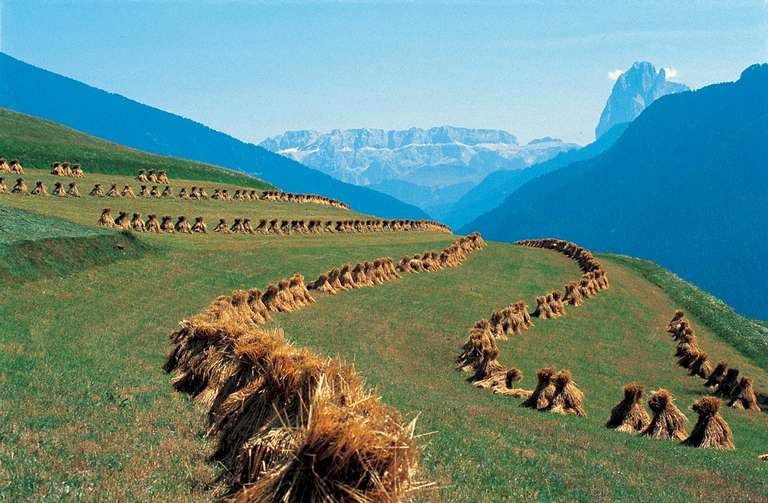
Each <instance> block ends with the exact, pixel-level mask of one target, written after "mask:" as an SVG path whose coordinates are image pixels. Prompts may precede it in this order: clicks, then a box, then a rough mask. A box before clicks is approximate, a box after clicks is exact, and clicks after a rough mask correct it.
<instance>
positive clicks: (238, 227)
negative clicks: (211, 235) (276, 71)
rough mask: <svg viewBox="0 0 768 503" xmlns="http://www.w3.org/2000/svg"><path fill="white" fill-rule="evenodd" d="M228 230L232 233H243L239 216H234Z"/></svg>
mask: <svg viewBox="0 0 768 503" xmlns="http://www.w3.org/2000/svg"><path fill="white" fill-rule="evenodd" d="M229 232H231V233H233V234H244V233H245V228H244V227H243V221H242V219H240V218H236V219H235V221H234V222H232V227H230V228H229Z"/></svg>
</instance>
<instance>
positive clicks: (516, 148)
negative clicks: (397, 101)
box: [260, 126, 578, 210]
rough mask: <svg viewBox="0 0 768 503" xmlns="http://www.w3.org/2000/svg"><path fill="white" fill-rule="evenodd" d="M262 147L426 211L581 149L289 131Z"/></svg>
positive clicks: (552, 141)
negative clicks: (492, 179) (494, 177)
mask: <svg viewBox="0 0 768 503" xmlns="http://www.w3.org/2000/svg"><path fill="white" fill-rule="evenodd" d="M260 146H261V147H263V148H265V149H267V150H270V151H272V152H276V153H278V154H281V155H284V156H286V157H289V158H291V159H293V160H296V161H298V162H301V163H302V164H305V165H307V166H311V167H313V168H315V169H317V170H319V171H322V172H324V173H327V174H329V175H331V176H333V177H335V178H337V179H339V180H342V181H344V182H348V183H354V184H356V185H363V186H375V187H376V190H379V191H382V192H385V193H387V194H390V195H392V196H394V197H397V198H398V199H401V200H402V201H405V202H409V203H411V204H415V205H417V206H420V207H421V208H422V209H427V210H429V208H434V207H438V206H442V205H446V204H450V203H451V202H453V201H455V200H456V199H458V198H459V197H461V196H462V195H463V194H464V193H465V192H466V191H467V190H469V189H471V188H472V187H473V186H475V185H476V184H477V183H479V182H480V181H481V180H482V179H483V178H485V176H486V175H488V174H489V173H491V172H493V171H498V170H510V169H523V168H526V167H528V166H530V165H532V164H536V163H538V162H541V161H545V160H547V159H550V158H552V157H554V156H555V155H557V154H559V153H560V152H563V151H566V150H570V149H573V148H576V147H578V145H575V144H571V143H564V142H563V141H561V140H559V139H557V138H550V137H546V138H540V139H537V140H533V141H531V142H530V143H528V144H527V145H520V144H518V142H517V138H516V137H515V136H514V135H513V134H511V133H508V132H507V131H503V130H499V129H466V128H459V127H452V126H442V127H434V128H430V129H419V128H411V129H407V130H402V131H397V130H390V131H387V130H383V129H367V128H366V129H334V130H332V131H331V132H328V133H320V132H318V131H288V132H286V133H283V134H281V135H278V136H275V137H272V138H268V139H266V140H264V141H263V142H262V143H261V144H260Z"/></svg>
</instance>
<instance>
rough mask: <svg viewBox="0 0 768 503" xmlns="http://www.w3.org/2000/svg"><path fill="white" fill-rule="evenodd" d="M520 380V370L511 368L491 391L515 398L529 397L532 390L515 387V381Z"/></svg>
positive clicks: (521, 374)
mask: <svg viewBox="0 0 768 503" xmlns="http://www.w3.org/2000/svg"><path fill="white" fill-rule="evenodd" d="M522 380H523V372H522V370H519V369H516V368H511V369H509V370H507V372H506V373H505V374H504V381H503V382H502V383H499V384H498V385H496V386H494V387H493V392H494V394H496V395H503V396H513V397H515V398H530V396H531V394H532V393H533V391H531V390H527V389H522V388H516V387H515V383H518V382H520V381H522Z"/></svg>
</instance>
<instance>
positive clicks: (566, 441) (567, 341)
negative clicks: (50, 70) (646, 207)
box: [0, 198, 768, 501]
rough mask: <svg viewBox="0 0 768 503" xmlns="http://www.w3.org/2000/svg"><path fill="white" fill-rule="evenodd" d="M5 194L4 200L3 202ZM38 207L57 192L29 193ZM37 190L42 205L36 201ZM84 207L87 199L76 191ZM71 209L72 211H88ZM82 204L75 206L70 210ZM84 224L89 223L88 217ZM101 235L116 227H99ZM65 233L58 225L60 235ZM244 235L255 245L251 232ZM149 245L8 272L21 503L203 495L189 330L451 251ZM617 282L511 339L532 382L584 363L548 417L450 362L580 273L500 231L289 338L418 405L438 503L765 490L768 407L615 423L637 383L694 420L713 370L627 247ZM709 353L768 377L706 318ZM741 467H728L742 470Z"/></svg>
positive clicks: (419, 238) (1, 336)
mask: <svg viewBox="0 0 768 503" xmlns="http://www.w3.org/2000/svg"><path fill="white" fill-rule="evenodd" d="M5 201H6V199H3V201H2V202H5ZM27 201H32V202H26V203H25V204H33V203H34V204H36V205H38V207H37V208H36V209H37V210H40V211H43V212H46V213H54V212H55V213H57V214H60V213H62V212H61V211H60V210H59V209H56V210H52V209H48V205H47V204H46V200H42V199H34V198H27ZM35 201H37V202H35ZM68 204H70V205H73V206H74V205H77V204H79V202H77V201H69V203H68ZM68 211H72V214H74V213H75V212H76V211H75V210H71V209H70V210H68ZM64 214H69V213H66V212H65V213H64ZM83 221H85V219H83ZM99 234H100V235H99V236H96V237H94V238H93V239H101V233H99ZM48 237H50V236H48ZM241 238H242V239H241ZM138 239H139V241H140V242H141V243H143V244H144V245H146V248H147V249H146V250H142V251H141V253H138V254H136V256H133V257H125V258H122V259H120V260H117V261H111V260H112V259H107V260H110V261H109V262H106V263H103V265H97V266H94V267H88V268H87V269H85V270H81V271H78V272H73V273H71V274H65V275H53V276H49V277H47V278H46V279H39V280H33V281H26V282H24V283H15V284H14V283H6V284H4V286H3V291H2V292H0V294H1V295H2V298H3V299H4V301H3V302H2V305H1V307H0V310H1V311H0V316H2V319H3V320H4V321H5V322H4V323H3V324H2V328H0V347H2V351H0V369H2V370H0V385H1V386H0V397H1V398H0V400H1V402H2V403H1V404H0V405H1V406H0V411H1V412H0V414H2V421H1V422H0V424H2V430H0V438H2V442H0V467H1V468H0V494H2V495H3V497H4V498H6V499H10V500H24V499H35V500H40V499H47V500H60V499H62V498H64V497H70V498H73V499H90V500H156V501H168V500H206V499H209V498H210V494H209V493H208V492H207V491H206V484H207V483H208V482H210V481H211V480H212V478H213V477H214V475H215V472H216V470H217V467H216V466H212V465H210V464H208V463H207V462H206V456H207V454H209V453H210V449H211V447H212V446H211V445H210V443H209V442H208V441H207V440H206V439H205V438H204V437H202V436H201V430H202V427H203V424H204V414H205V411H204V410H203V409H202V408H201V407H198V406H196V405H194V404H192V403H190V402H189V401H188V400H187V398H185V397H184V396H183V395H180V394H178V393H175V392H173V391H172V389H171V387H170V385H169V377H168V376H166V375H165V374H164V373H163V372H162V370H161V365H162V363H163V360H164V356H165V353H166V351H167V350H168V343H167V338H166V337H167V335H168V334H169V333H170V332H171V331H172V330H173V329H174V327H175V325H176V323H177V322H178V321H179V320H181V319H183V318H184V317H188V316H190V315H192V314H193V313H195V312H197V311H198V310H200V309H201V308H203V307H204V306H206V305H207V304H208V303H209V302H210V301H212V300H213V299H214V298H215V297H216V296H217V295H219V294H224V293H229V292H230V291H232V290H234V289H236V288H246V287H256V286H258V287H263V286H264V285H266V284H267V283H268V282H271V281H274V280H277V279H279V278H282V277H285V276H287V275H289V274H292V273H294V272H300V273H302V274H304V275H305V276H307V277H308V278H312V277H314V276H316V275H317V274H318V273H320V272H321V271H323V270H326V269H328V268H329V267H331V266H334V265H338V264H340V263H342V262H344V261H350V262H352V261H357V260H361V259H367V258H375V257H379V256H384V255H388V256H393V257H400V256H402V255H405V254H411V253H415V252H418V251H423V250H425V249H437V248H442V247H443V246H445V245H446V244H447V243H449V242H450V240H451V237H450V236H448V235H446V234H437V233H399V234H394V233H389V234H355V235H324V236H307V237H302V236H291V237H282V238H278V237H251V236H248V237H243V236H237V237H235V236H230V237H221V236H192V237H190V236H178V235H172V236H167V235H157V236H152V235H140V236H138ZM601 259H602V260H603V262H604V264H605V265H606V266H607V268H608V271H609V275H610V279H611V284H612V288H611V289H610V290H609V291H607V292H604V293H602V294H601V295H599V296H598V297H597V298H595V299H593V300H591V301H589V302H588V303H587V304H586V305H585V306H583V307H580V308H571V309H569V311H568V315H567V316H566V317H564V318H561V319H558V320H551V321H537V323H536V326H535V327H534V328H533V329H531V330H529V331H528V332H526V333H525V334H524V335H523V336H521V337H517V338H513V339H512V340H510V341H508V342H502V343H500V347H501V351H502V354H501V357H500V360H501V361H502V363H504V364H506V365H508V366H517V367H519V368H521V369H522V370H523V371H524V372H525V374H526V377H525V379H524V380H523V382H522V383H521V384H522V385H523V386H524V387H528V388H532V387H533V385H534V383H535V370H536V369H537V368H538V367H541V366H545V365H555V366H557V367H558V368H568V369H570V370H572V371H573V373H574V376H575V379H576V381H577V383H578V384H579V386H580V387H581V388H582V389H583V390H584V391H585V393H586V396H587V399H586V410H587V413H588V416H587V417H586V418H574V417H562V416H556V415H552V414H544V413H539V412H536V411H531V410H528V409H523V408H521V407H520V406H519V404H520V400H518V399H513V398H503V397H497V396H494V395H492V394H491V393H489V392H487V391H484V390H479V389H475V388H473V387H472V386H470V385H469V384H467V383H466V382H465V381H464V379H465V377H466V376H465V375H464V374H461V373H459V372H456V371H455V370H454V366H453V360H454V359H455V357H456V356H457V355H458V353H459V347H460V346H461V344H462V343H463V341H464V339H465V338H466V332H467V330H468V329H469V327H470V326H471V325H472V323H473V322H474V321H475V320H477V319H479V318H481V317H487V316H489V315H490V312H491V311H492V310H493V309H494V308H497V307H499V306H502V305H504V304H506V303H509V302H511V301H514V300H518V299H525V300H527V301H528V302H529V304H531V303H533V297H534V296H535V295H536V294H538V293H542V292H544V291H546V290H551V289H553V288H557V287H560V286H561V285H562V284H563V283H564V282H565V281H566V280H567V279H569V278H573V277H576V276H577V275H578V274H579V273H578V270H577V267H576V265H575V264H574V263H572V262H571V261H569V260H568V259H566V258H565V257H563V256H560V255H558V254H555V253H553V252H549V251H545V250H539V249H525V248H520V247H515V246H511V245H503V244H491V246H489V247H488V248H487V249H485V250H483V251H481V252H478V253H476V254H474V255H473V256H472V257H471V258H470V259H469V260H468V261H467V262H465V264H464V265H462V266H461V267H459V268H456V269H451V270H444V271H439V272H436V273H425V274H418V275H411V276H408V277H405V278H403V279H402V280H401V281H398V282H393V283H390V284H387V285H383V286H378V287H376V288H367V289H361V290H355V291H352V292H348V293H344V294H340V295H337V296H329V297H323V298H321V299H320V300H319V302H318V303H317V304H315V305H314V306H312V307H310V308H308V309H306V310H304V311H300V312H297V313H293V314H289V315H280V316H278V317H277V318H276V320H275V323H277V324H279V325H280V326H282V327H284V328H285V330H286V334H287V335H288V337H289V338H290V339H291V340H293V341H295V342H296V343H298V344H303V345H308V346H310V347H312V348H313V349H315V350H317V351H318V352H320V353H322V354H326V355H336V354H339V355H341V356H342V357H344V358H345V359H347V360H349V361H352V362H354V363H355V365H356V367H357V369H358V371H359V372H360V374H362V375H363V376H364V377H365V379H366V380H367V382H368V383H369V384H370V385H371V386H374V387H375V388H376V390H377V391H378V392H379V393H380V394H381V395H382V396H383V397H384V400H385V401H386V402H387V403H389V404H390V405H393V406H395V407H396V408H398V409H399V410H400V411H401V412H402V413H403V414H404V415H405V416H406V417H414V416H417V415H418V416H419V422H418V424H419V427H418V430H419V432H420V433H431V434H430V435H428V436H425V437H423V439H422V441H421V446H422V451H423V454H422V460H423V467H424V470H423V473H422V477H423V478H427V479H430V480H434V481H435V482H436V483H437V488H436V489H433V490H430V491H427V492H424V493H422V494H421V496H420V498H421V499H424V500H430V501H432V500H435V501H436V500H443V501H501V500H505V499H510V498H515V499H538V500H553V499H566V500H585V501H586V500H595V499H597V500H601V499H602V500H606V499H637V498H639V497H654V498H663V499H665V500H691V499H694V498H703V497H708V498H720V499H725V500H752V501H758V500H762V499H764V498H765V495H766V494H768V483H766V474H768V473H767V471H768V470H766V464H764V463H759V462H758V461H757V460H756V457H757V455H759V454H762V453H764V452H768V444H767V443H766V434H765V431H766V426H768V425H767V423H766V415H765V414H762V413H761V414H754V413H745V412H739V411H734V410H725V411H724V415H725V417H726V418H727V419H728V421H729V422H730V424H731V426H732V428H733V430H734V434H735V438H736V444H737V447H738V449H737V450H736V451H735V452H713V451H705V450H698V449H693V448H687V447H682V446H679V445H676V444H675V443H672V442H663V441H653V440H647V439H642V438H636V437H631V436H628V435H625V434H621V433H616V432H613V431H610V430H607V429H605V428H604V427H603V424H604V422H605V420H606V419H607V415H608V412H609V411H610V408H611V407H612V406H613V405H615V403H616V402H617V401H618V400H619V398H620V396H621V386H622V385H623V384H624V383H626V382H628V381H630V380H638V381H640V382H641V383H643V384H645V385H646V387H647V389H648V390H650V389H654V388H657V387H662V386H663V387H666V388H667V389H670V390H671V391H672V392H673V393H674V394H675V396H676V397H677V404H678V406H679V407H680V408H681V409H683V410H684V411H685V412H686V414H687V415H688V417H689V419H690V420H691V423H690V424H689V428H690V427H692V424H693V422H694V421H695V415H694V414H693V413H692V412H691V411H690V410H689V407H690V405H691V403H692V402H693V401H694V400H696V399H697V398H698V397H700V396H701V395H702V393H703V392H704V389H703V387H702V386H701V381H700V380H698V379H696V378H690V377H688V376H687V375H686V373H685V372H684V371H683V370H682V369H679V368H678V367H677V366H676V365H675V359H674V358H673V356H672V355H673V352H674V350H673V343H672V341H671V340H670V338H669V336H668V335H667V334H666V333H665V332H664V327H665V326H666V322H667V321H668V318H669V317H670V316H671V314H672V311H673V310H674V308H675V307H676V305H677V303H676V302H674V301H672V300H671V298H670V297H669V296H668V295H667V294H666V293H665V292H664V291H663V290H661V289H660V288H658V287H657V286H655V285H653V284H652V283H650V282H648V281H647V280H646V279H644V278H643V277H642V276H641V275H640V274H639V273H637V272H636V271H635V270H634V269H633V268H632V267H631V266H630V265H627V264H626V259H621V260H620V259H619V258H612V257H610V256H605V257H601ZM693 320H694V323H696V327H697V333H698V335H699V338H700V341H701V343H702V345H703V347H704V349H705V350H707V351H708V352H709V354H710V355H713V357H714V358H717V359H721V358H722V359H725V360H727V361H729V363H731V364H732V365H738V366H740V367H741V368H742V371H746V372H748V373H749V374H750V375H752V376H754V377H755V378H756V384H757V386H758V388H763V389H765V387H766V386H768V378H767V376H766V373H765V370H764V369H763V368H761V367H759V366H758V365H757V364H756V363H755V362H753V361H751V360H750V359H748V358H747V357H744V356H743V355H741V354H740V353H739V352H737V351H736V350H735V349H733V348H732V347H731V346H730V345H729V344H728V343H727V341H726V340H725V339H724V338H723V336H722V335H718V334H717V333H715V332H713V331H711V330H709V329H708V328H707V327H705V326H704V324H703V322H702V321H701V320H699V319H698V318H697V317H696V316H694V317H693ZM726 473H727V476H723V474H726Z"/></svg>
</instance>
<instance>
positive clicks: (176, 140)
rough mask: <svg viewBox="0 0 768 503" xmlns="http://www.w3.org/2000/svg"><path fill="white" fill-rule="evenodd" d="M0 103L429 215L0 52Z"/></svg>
mask: <svg viewBox="0 0 768 503" xmlns="http://www.w3.org/2000/svg"><path fill="white" fill-rule="evenodd" d="M0 75H2V79H0V107H4V108H9V109H11V110H15V111H18V112H22V113H26V114H30V115H34V116H38V117H42V118H45V119H49V120H52V121H54V122H57V123H60V124H64V125H66V126H69V127H71V128H74V129H77V130H79V131H83V132H85V133H88V134H90V135H93V136H97V137H99V138H104V139H106V140H109V141H113V142H116V143H119V144H122V145H126V146H128V147H132V148H137V149H140V150H144V151H147V152H152V153H156V154H162V155H168V156H174V157H182V158H185V159H193V160H196V161H201V162H206V163H211V164H215V165H218V166H223V167H225V168H229V169H233V170H236V171H239V172H243V173H248V174H251V175H254V176H257V177H259V178H261V179H263V180H266V181H267V182H269V183H271V184H273V185H275V186H277V187H279V188H280V189H282V190H285V191H288V192H304V193H318V194H322V195H324V196H327V197H331V198H334V199H341V200H344V201H346V202H347V203H348V204H350V205H351V206H352V207H353V208H355V209H357V210H359V211H362V212H364V213H368V214H375V215H379V216H382V217H388V218H417V219H418V218H427V216H426V214H425V213H424V212H423V211H422V210H420V209H418V208H416V207H414V206H410V205H407V204H405V203H402V202H400V201H398V200H397V199H395V198H393V197H391V196H388V195H385V194H381V193H379V192H376V191H373V190H371V189H367V188H365V187H357V186H354V185H350V184H346V183H342V182H340V181H338V180H335V179H334V178H332V177H330V176H328V175H325V174H323V173H320V172H318V171H316V170H313V169H310V168H307V167H306V166H304V165H302V164H299V163H297V162H294V161H291V160H289V159H286V158H285V157H282V156H279V155H277V154H273V153H271V152H269V151H267V150H265V149H263V148H261V147H258V146H256V145H253V144H249V143H244V142H242V141H240V140H237V139H236V138H233V137H231V136H229V135H226V134H224V133H221V132H218V131H215V130H213V129H210V128H208V127H206V126H204V125H203V124H200V123H197V122H194V121H192V120H189V119H185V118H183V117H180V116H178V115H174V114H171V113H168V112H164V111H162V110H158V109H157V108H153V107H150V106H147V105H143V104H141V103H138V102H136V101H132V100H130V99H128V98H125V97H123V96H120V95H117V94H112V93H108V92H106V91H102V90H100V89H96V88H94V87H91V86H88V85H86V84H83V83H81V82H78V81H76V80H73V79H70V78H67V77H63V76H61V75H57V74H55V73H52V72H48V71H46V70H43V69H41V68H37V67H35V66H32V65H29V64H27V63H24V62H22V61H19V60H17V59H14V58H12V57H11V56H8V55H7V54H4V53H0Z"/></svg>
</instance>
